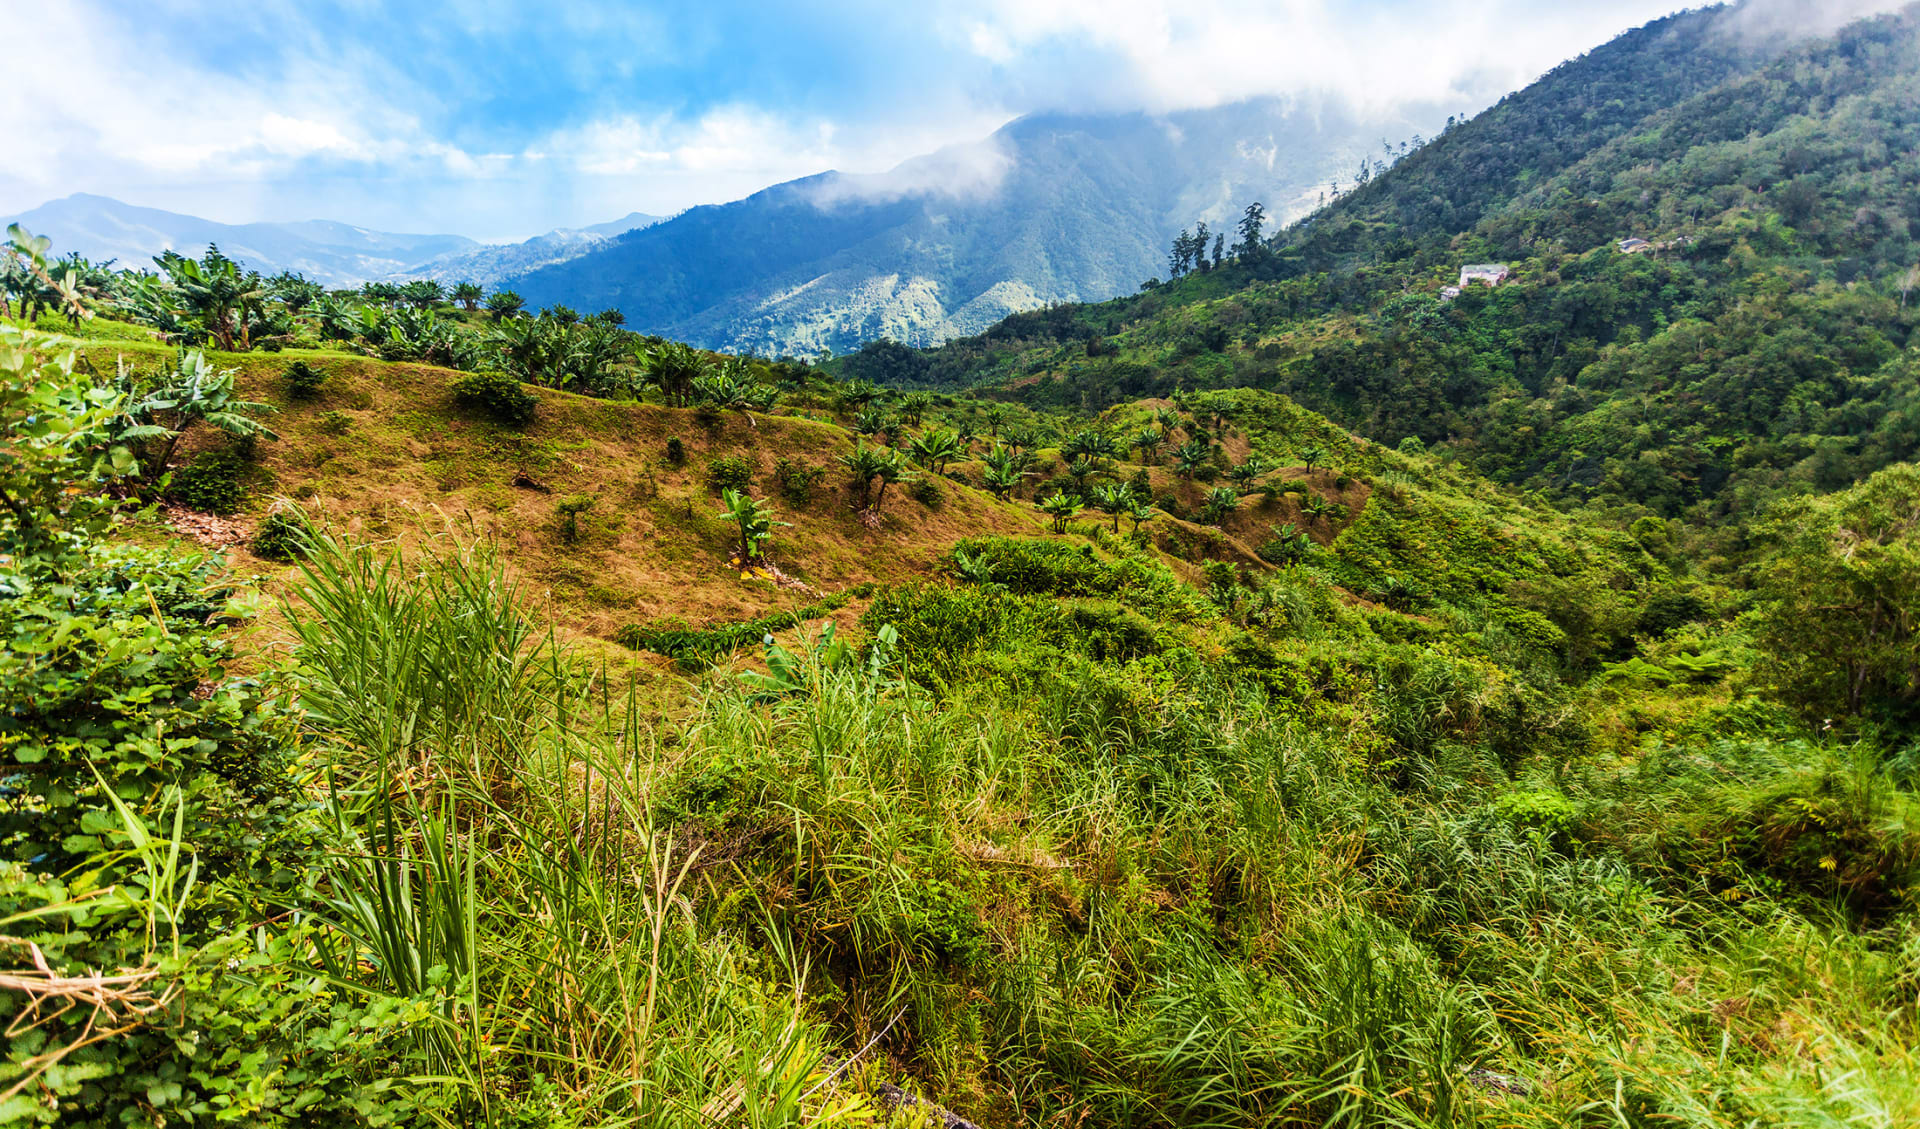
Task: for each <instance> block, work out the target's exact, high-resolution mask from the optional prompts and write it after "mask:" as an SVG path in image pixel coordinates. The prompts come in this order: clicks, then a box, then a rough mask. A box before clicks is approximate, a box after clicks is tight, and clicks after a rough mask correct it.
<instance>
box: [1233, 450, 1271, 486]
mask: <svg viewBox="0 0 1920 1129" xmlns="http://www.w3.org/2000/svg"><path fill="white" fill-rule="evenodd" d="M1269 469H1271V468H1269V467H1268V466H1267V464H1266V462H1265V461H1264V460H1262V459H1260V458H1257V457H1256V458H1249V459H1248V460H1247V461H1246V462H1244V463H1241V464H1239V465H1238V466H1234V467H1229V468H1228V470H1227V477H1228V478H1230V479H1232V480H1233V483H1234V485H1236V486H1238V487H1240V489H1241V491H1242V492H1243V493H1244V492H1251V491H1252V490H1253V484H1254V482H1255V480H1257V479H1258V478H1259V477H1260V476H1261V475H1263V474H1265V473H1267V471H1268V470H1269Z"/></svg>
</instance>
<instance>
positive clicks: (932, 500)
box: [907, 478, 947, 510]
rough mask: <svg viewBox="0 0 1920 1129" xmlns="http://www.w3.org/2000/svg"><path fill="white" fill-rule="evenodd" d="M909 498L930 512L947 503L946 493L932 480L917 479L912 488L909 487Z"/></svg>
mask: <svg viewBox="0 0 1920 1129" xmlns="http://www.w3.org/2000/svg"><path fill="white" fill-rule="evenodd" d="M907 496H908V497H909V498H912V499H913V500H914V501H916V502H918V503H920V504H921V505H923V506H925V507H927V508H928V509H930V510H937V509H939V508H940V507H941V506H942V505H945V504H946V501H947V495H946V492H945V491H943V490H941V489H940V484H939V483H938V482H936V481H934V480H933V479H931V478H920V479H916V480H915V481H914V483H913V485H912V486H909V487H907Z"/></svg>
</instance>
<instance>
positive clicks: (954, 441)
mask: <svg viewBox="0 0 1920 1129" xmlns="http://www.w3.org/2000/svg"><path fill="white" fill-rule="evenodd" d="M907 453H908V454H909V455H911V456H913V461H914V462H916V463H919V464H920V465H921V466H923V467H926V468H927V469H928V470H930V471H932V472H933V473H935V474H939V473H940V472H942V471H943V470H945V469H946V466H947V464H948V463H950V462H952V461H953V460H954V459H957V458H959V457H960V436H959V435H957V434H955V433H954V432H952V431H949V430H947V429H946V428H943V427H936V428H933V429H932V430H929V431H926V432H923V433H921V434H920V435H917V436H915V437H914V438H913V441H912V442H911V443H909V444H908V445H907Z"/></svg>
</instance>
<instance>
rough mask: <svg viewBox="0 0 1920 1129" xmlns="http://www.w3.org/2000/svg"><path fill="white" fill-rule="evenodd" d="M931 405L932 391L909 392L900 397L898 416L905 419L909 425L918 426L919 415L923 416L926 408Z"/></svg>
mask: <svg viewBox="0 0 1920 1129" xmlns="http://www.w3.org/2000/svg"><path fill="white" fill-rule="evenodd" d="M931 407H933V393H931V392H909V393H907V394H906V395H905V396H902V397H900V418H901V419H902V420H904V421H906V424H907V426H909V427H919V426H920V419H921V417H923V416H925V415H926V414H927V409H929V408H931Z"/></svg>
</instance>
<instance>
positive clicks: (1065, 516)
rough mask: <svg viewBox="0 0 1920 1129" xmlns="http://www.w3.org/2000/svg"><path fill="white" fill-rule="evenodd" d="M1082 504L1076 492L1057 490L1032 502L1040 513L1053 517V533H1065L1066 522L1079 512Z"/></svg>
mask: <svg viewBox="0 0 1920 1129" xmlns="http://www.w3.org/2000/svg"><path fill="white" fill-rule="evenodd" d="M1082 504H1083V503H1082V502H1081V499H1080V496H1079V495H1078V494H1066V493H1058V492H1056V493H1053V494H1049V495H1047V496H1046V497H1045V498H1042V499H1041V500H1040V501H1038V502H1035V503H1034V505H1035V506H1037V507H1039V509H1040V512H1041V513H1043V514H1046V515H1047V516H1048V517H1050V518H1052V519H1053V531H1054V532H1055V533H1065V532H1066V531H1067V523H1068V522H1070V521H1072V520H1073V515H1075V514H1077V513H1079V512H1080V507H1081V505H1082Z"/></svg>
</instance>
